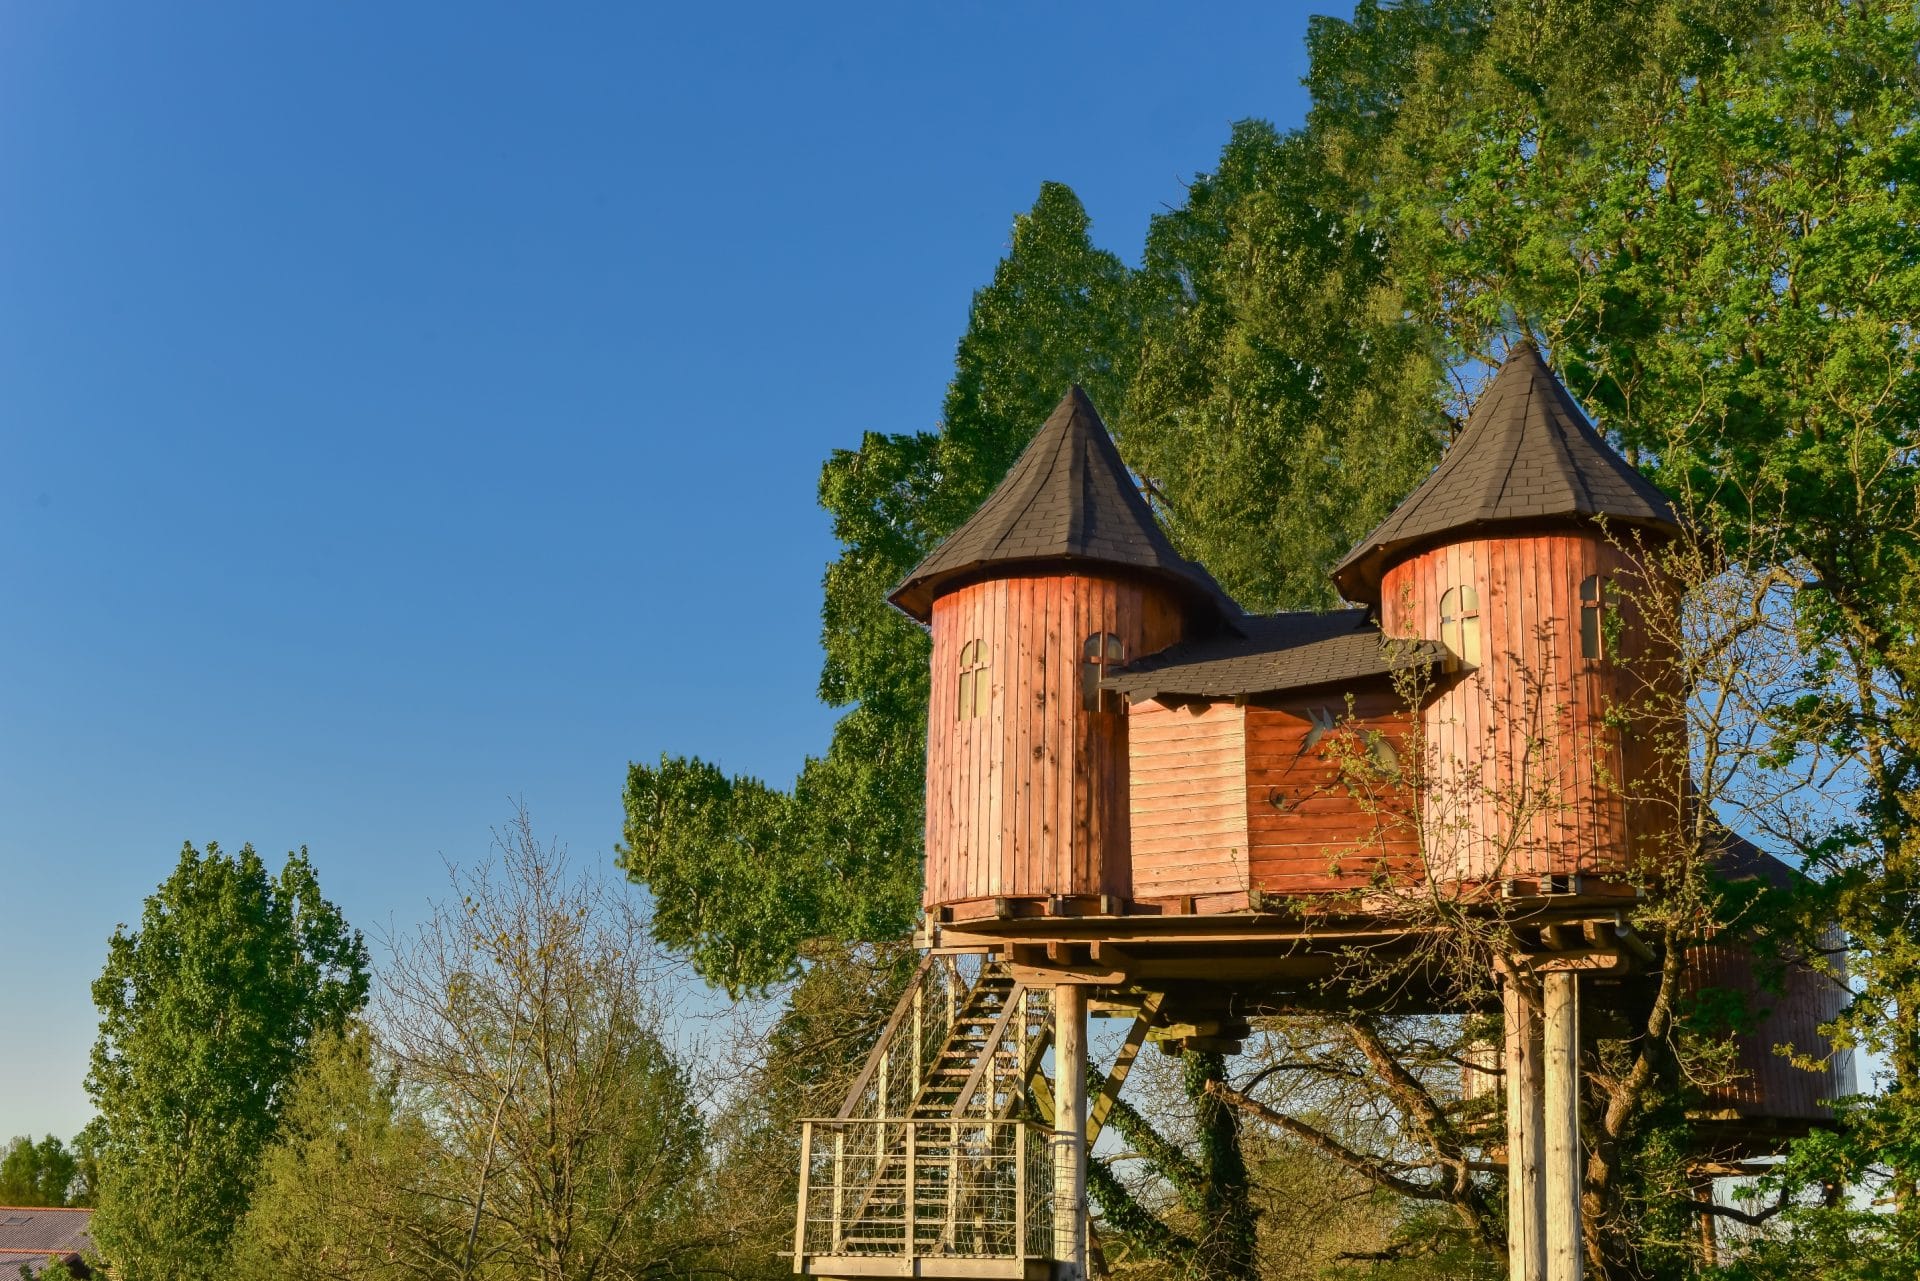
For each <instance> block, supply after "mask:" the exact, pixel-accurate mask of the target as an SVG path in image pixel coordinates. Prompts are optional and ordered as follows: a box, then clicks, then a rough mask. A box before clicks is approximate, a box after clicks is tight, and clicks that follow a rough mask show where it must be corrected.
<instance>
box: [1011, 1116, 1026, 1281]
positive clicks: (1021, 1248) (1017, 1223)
mask: <svg viewBox="0 0 1920 1281" xmlns="http://www.w3.org/2000/svg"><path fill="white" fill-rule="evenodd" d="M1028 1245H1029V1242H1028V1240H1027V1123H1026V1122H1025V1121H1015V1122H1014V1123H1013V1253H1014V1257H1015V1258H1016V1259H1024V1258H1027V1257H1028V1254H1029V1253H1030V1252H1029V1250H1028Z"/></svg>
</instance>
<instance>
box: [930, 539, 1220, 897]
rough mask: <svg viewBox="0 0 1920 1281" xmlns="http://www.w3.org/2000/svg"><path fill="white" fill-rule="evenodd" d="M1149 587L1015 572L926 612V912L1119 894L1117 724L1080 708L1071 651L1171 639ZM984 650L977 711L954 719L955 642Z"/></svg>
mask: <svg viewBox="0 0 1920 1281" xmlns="http://www.w3.org/2000/svg"><path fill="white" fill-rule="evenodd" d="M1182 628H1183V620H1182V616H1181V613H1180V610H1179V608H1178V605H1177V604H1176V602H1175V601H1174V600H1173V599H1172V598H1171V597H1170V596H1169V595H1168V594H1167V593H1166V592H1165V591H1164V590H1162V589H1161V588H1159V587H1157V586H1155V585H1153V584H1151V583H1144V582H1138V581H1121V580H1118V579H1116V578H1111V577H1104V576H1097V575H1091V574H1025V575H1010V576H1008V577H1004V578H995V579H989V580H987V581H984V582H978V583H973V584H970V585H967V586H964V587H960V588H957V589H955V590H953V591H950V592H948V593H946V594H944V595H942V596H941V597H940V598H939V599H937V600H936V601H935V602H934V604H933V620H932V629H933V657H932V688H931V697H930V699H929V706H928V725H927V833H926V849H927V866H926V889H925V898H924V901H925V903H926V905H927V906H928V907H930V908H931V907H936V906H940V905H943V904H951V903H960V902H966V901H970V900H979V899H989V898H995V897H1018V898H1034V897H1050V896H1053V895H1076V896H1078V895H1100V894H1111V895H1118V896H1125V895H1126V894H1128V893H1129V892H1130V887H1131V877H1130V874H1129V865H1128V858H1127V849H1128V836H1129V826H1128V813H1127V790H1126V760H1127V717H1126V715H1125V714H1124V712H1123V711H1120V710H1118V709H1116V710H1108V711H1088V710H1086V709H1085V708H1083V707H1082V705H1081V694H1080V682H1081V666H1082V663H1083V653H1084V646H1085V644H1086V641H1087V638H1088V637H1089V636H1093V635H1098V634H1102V633H1108V632H1110V633H1112V634H1114V635H1116V636H1118V637H1119V638H1120V641H1121V645H1122V647H1123V649H1124V653H1125V658H1126V659H1127V660H1131V659H1133V658H1136V657H1139V656H1141V655H1145V654H1151V653H1157V652H1158V651H1159V650H1162V649H1164V648H1166V647H1167V646H1168V645H1171V644H1173V643H1174V642H1175V641H1177V640H1178V639H1179V638H1180V635H1181V631H1182ZM974 640H978V641H981V642H982V643H983V644H984V645H985V648H986V651H987V660H988V666H987V668H986V671H985V673H984V679H985V680H986V681H987V682H988V685H989V688H990V691H991V693H990V697H989V701H988V706H987V710H986V714H985V715H982V716H965V717H963V716H962V715H961V711H962V709H961V707H960V667H959V656H960V650H961V648H962V647H963V646H964V645H966V644H967V643H968V642H969V641H974Z"/></svg>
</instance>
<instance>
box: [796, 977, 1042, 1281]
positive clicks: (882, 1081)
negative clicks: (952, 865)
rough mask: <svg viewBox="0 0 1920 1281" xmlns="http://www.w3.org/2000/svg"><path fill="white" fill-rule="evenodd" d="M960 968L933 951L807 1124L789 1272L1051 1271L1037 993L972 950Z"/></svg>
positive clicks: (999, 1274) (958, 1274)
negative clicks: (841, 1100)
mask: <svg viewBox="0 0 1920 1281" xmlns="http://www.w3.org/2000/svg"><path fill="white" fill-rule="evenodd" d="M970 971H971V972H969V967H968V966H966V965H963V963H962V959H961V958H953V957H938V958H936V957H932V956H929V957H928V958H927V960H926V961H925V962H923V963H922V966H921V969H920V972H919V974H917V975H916V976H915V980H914V983H913V984H912V985H911V986H910V987H909V990H908V991H907V993H906V995H905V996H903V997H902V999H901V1002H900V1004H899V1006H898V1007H896V1009H895V1011H894V1015H893V1018H892V1019H891V1020H889V1022H888V1024H887V1027H886V1030H885V1031H884V1032H883V1033H882V1034H881V1037H880V1041H879V1043H878V1044H877V1045H876V1046H875V1047H874V1051H873V1053H872V1055H871V1056H870V1057H869V1059H868V1062H867V1064H866V1067H865V1068H864V1069H863V1071H862V1073H861V1075H860V1077H859V1079H858V1080H856V1082H855V1083H854V1086H853V1088H852V1090H850V1091H849V1093H848V1097H847V1101H846V1104H845V1105H844V1106H843V1107H842V1109H841V1114H840V1115H839V1116H838V1117H835V1118H833V1119H831V1120H817V1121H809V1122H806V1123H805V1129H804V1133H803V1135H802V1144H803V1150H804V1153H805V1155H804V1158H803V1163H802V1169H801V1196H800V1202H801V1204H800V1211H799V1215H798V1221H797V1223H796V1225H795V1232H794V1270H795V1271H796V1272H800V1273H804V1274H808V1275H813V1276H829V1277H836V1276H837V1277H871V1276H915V1277H934V1278H938V1277H953V1278H969V1279H976V1281H977V1279H981V1278H1022V1279H1023V1281H1027V1279H1031V1278H1039V1277H1045V1276H1047V1275H1049V1273H1050V1272H1051V1268H1052V1264H1051V1260H1050V1258H1049V1257H1048V1255H1049V1253H1050V1248H1051V1235H1050V1234H1051V1216H1052V1209H1051V1194H1052V1166H1051V1161H1050V1156H1049V1152H1048V1149H1047V1144H1046V1139H1047V1130H1046V1129H1045V1128H1044V1127H1042V1126H1039V1125H1035V1124H1033V1123H1032V1113H1033V1109H1032V1107H1031V1106H1030V1103H1031V1100H1030V1097H1029V1093H1028V1090H1029V1080H1030V1078H1031V1077H1032V1076H1033V1075H1034V1069H1035V1068H1036V1067H1037V1066H1038V1064H1039V1061H1040V1056H1041V1055H1042V1054H1044V1052H1045V1049H1046V1045H1047V1044H1048V1043H1049V1041H1050V1039H1051V1033H1052V1026H1051V1013H1050V1006H1049V1003H1048V999H1047V994H1046V993H1045V992H1044V991H1038V990H1029V989H1027V988H1026V987H1024V986H1023V985H1021V984H1020V983H1019V982H1017V981H1016V980H1015V979H1014V977H1013V976H1012V974H1011V973H1009V972H1008V971H1007V970H1006V969H1005V968H1004V967H1002V966H999V965H996V964H993V963H991V962H987V961H984V960H982V959H979V958H973V959H972V965H971V967H970Z"/></svg>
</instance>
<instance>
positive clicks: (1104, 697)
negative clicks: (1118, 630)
mask: <svg viewBox="0 0 1920 1281" xmlns="http://www.w3.org/2000/svg"><path fill="white" fill-rule="evenodd" d="M1081 652H1082V654H1083V655H1084V656H1085V658H1086V661H1085V662H1083V663H1082V664H1080V706H1082V707H1084V708H1086V709H1087V710H1088V711H1090V712H1117V711H1119V710H1120V696H1119V695H1118V694H1115V693H1114V692H1113V691H1112V690H1106V689H1101V688H1100V682H1101V681H1102V680H1104V679H1106V676H1107V673H1108V672H1109V671H1110V670H1111V669H1113V668H1115V667H1118V666H1120V664H1121V663H1123V662H1125V661H1126V651H1125V650H1124V649H1123V648H1122V647H1121V644H1120V638H1119V637H1118V636H1115V635H1114V634H1113V633H1112V632H1095V633H1094V634H1093V635H1091V636H1089V637H1087V643H1086V645H1084V646H1083V647H1082V649H1081Z"/></svg>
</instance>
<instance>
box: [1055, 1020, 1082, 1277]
mask: <svg viewBox="0 0 1920 1281" xmlns="http://www.w3.org/2000/svg"><path fill="white" fill-rule="evenodd" d="M1053 1020H1054V1028H1053V1067H1054V1073H1053V1075H1054V1090H1053V1094H1054V1098H1053V1257H1054V1259H1055V1261H1056V1262H1058V1263H1059V1264H1060V1265H1061V1266H1060V1270H1059V1271H1058V1272H1056V1273H1055V1276H1056V1277H1058V1278H1059V1279H1060V1281H1086V1275H1087V1230H1086V1224H1087V1215H1086V1199H1087V990H1086V989H1085V988H1084V987H1080V986H1078V985H1077V984H1073V983H1062V984H1060V985H1059V986H1058V987H1056V988H1054V989H1053Z"/></svg>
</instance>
